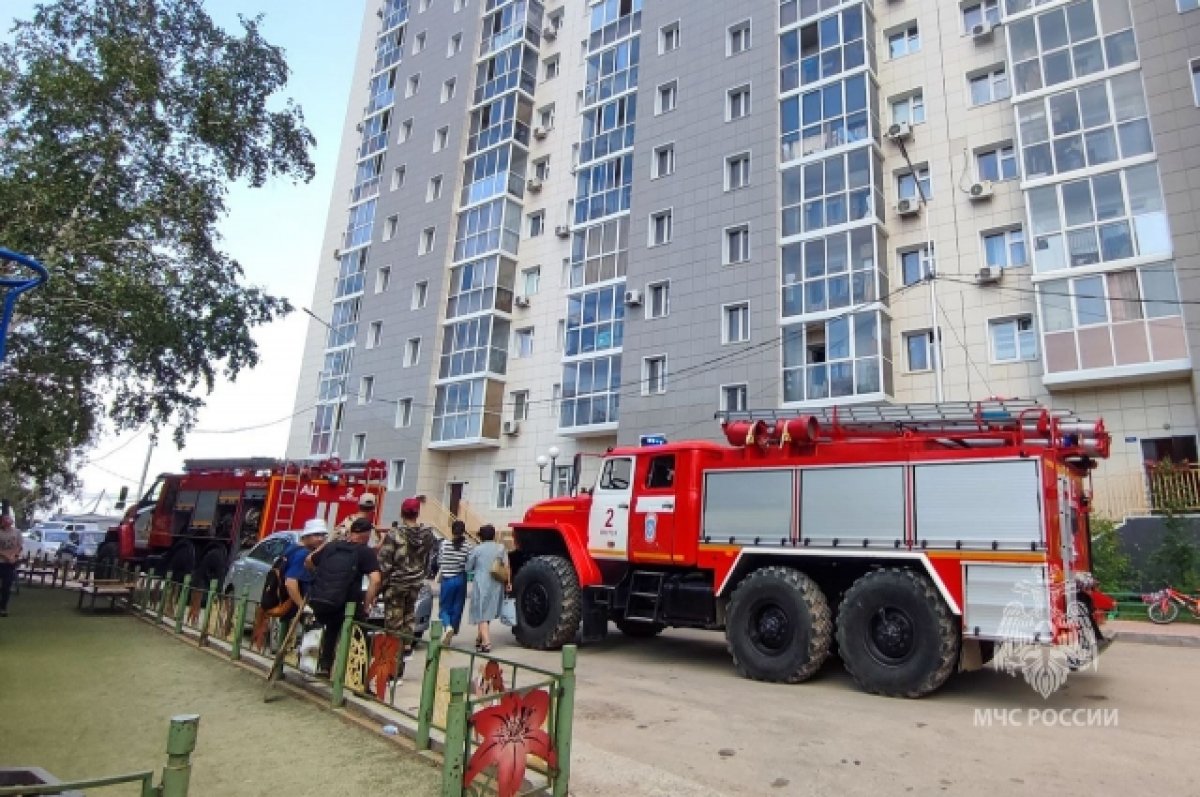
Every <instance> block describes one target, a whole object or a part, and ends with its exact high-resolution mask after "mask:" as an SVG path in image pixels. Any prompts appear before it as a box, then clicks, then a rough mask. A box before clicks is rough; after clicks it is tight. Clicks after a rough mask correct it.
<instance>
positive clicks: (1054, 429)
mask: <svg viewBox="0 0 1200 797" xmlns="http://www.w3.org/2000/svg"><path fill="white" fill-rule="evenodd" d="M718 418H719V419H720V420H721V424H722V427H723V430H724V433H725V436H726V438H727V439H728V441H729V443H730V445H729V446H726V445H719V444H716V443H711V442H707V441H702V442H679V443H668V444H664V445H659V446H641V447H630V448H616V449H611V450H610V451H609V452H608V453H607V454H606V455H605V456H604V457H603V459H602V462H601V467H600V473H599V476H598V478H597V480H596V483H595V487H594V488H592V489H590V490H586V489H585V490H582V491H578V494H577V495H574V496H573V497H564V498H552V499H550V500H547V501H543V502H541V503H538V504H536V505H534V506H533V507H531V508H530V509H529V510H528V511H527V512H526V513H525V516H524V518H523V519H522V521H521V522H519V523H516V524H514V525H513V536H514V542H515V546H516V550H515V551H514V554H513V556H512V561H513V567H514V569H515V574H514V585H513V586H514V596H515V598H516V604H517V617H518V623H517V628H516V635H517V639H518V640H519V641H520V642H521V643H522V644H523V645H525V646H528V647H532V648H538V649H546V648H554V647H558V646H560V645H562V644H564V643H566V642H568V641H571V640H572V639H573V638H575V637H576V634H577V633H579V632H580V631H581V632H582V635H581V638H582V641H585V642H587V641H594V640H597V639H599V638H600V637H602V636H603V635H604V634H605V633H606V631H607V628H608V623H609V621H613V622H615V624H616V626H617V627H618V628H619V629H620V630H621V631H622V632H624V633H625V634H627V635H629V636H634V637H649V636H653V635H655V634H657V633H659V632H660V631H662V630H663V629H664V628H666V627H668V626H675V627H691V628H706V629H713V630H722V629H723V630H724V631H725V635H726V639H727V641H728V646H729V650H730V653H731V654H732V657H733V662H734V666H735V667H736V668H737V670H738V672H739V673H741V674H742V675H744V676H747V677H749V678H754V679H757V680H763V681H776V682H786V683H798V682H801V681H804V680H806V679H808V678H809V677H811V676H812V675H813V674H814V673H816V672H817V670H818V669H819V668H820V667H821V665H822V663H823V662H824V660H825V659H826V657H828V656H829V654H830V652H831V650H832V649H833V643H834V641H835V640H836V642H837V652H838V654H839V656H840V657H841V659H842V661H843V663H844V665H845V666H846V668H847V670H849V672H850V673H851V674H852V675H853V677H854V678H855V680H856V681H857V682H858V683H859V684H860V686H862V687H863V688H864V689H866V690H867V691H869V692H873V693H878V694H884V695H893V696H908V697H919V696H921V695H924V694H928V693H929V692H932V691H934V690H936V689H937V688H938V687H940V686H941V685H942V684H943V683H944V682H945V680H946V679H947V678H948V677H949V676H950V674H951V673H952V672H954V671H955V670H956V669H976V668H978V667H980V666H982V664H983V663H984V662H985V661H986V660H987V659H988V658H989V657H990V656H991V654H992V652H993V650H994V649H995V647H996V646H997V645H998V644H1002V643H1006V642H1008V643H1015V642H1019V643H1022V644H1030V645H1058V646H1060V647H1059V648H1058V651H1057V652H1062V651H1063V650H1065V649H1066V646H1067V645H1068V644H1072V645H1074V646H1075V648H1076V649H1075V651H1074V653H1073V656H1072V659H1071V664H1072V666H1078V664H1079V663H1080V659H1081V658H1088V659H1090V656H1091V655H1094V653H1095V650H1096V646H1097V642H1099V641H1102V637H1100V636H1099V624H1100V622H1102V618H1103V615H1104V610H1106V609H1109V608H1111V605H1112V604H1111V601H1110V599H1109V598H1108V597H1107V596H1105V595H1104V594H1103V593H1101V592H1099V590H1098V589H1097V588H1096V585H1095V583H1094V581H1093V580H1092V578H1091V575H1090V573H1089V571H1090V568H1091V551H1090V536H1089V532H1088V500H1089V493H1088V487H1089V486H1090V478H1089V471H1090V470H1091V469H1092V468H1094V467H1095V465H1096V461H1097V459H1099V458H1104V457H1107V456H1108V450H1109V444H1110V437H1109V435H1108V433H1107V432H1106V431H1105V429H1104V424H1103V422H1101V421H1095V422H1085V421H1082V420H1080V419H1079V418H1076V417H1075V416H1074V415H1072V414H1071V413H1069V412H1060V411H1051V410H1048V409H1046V408H1044V407H1042V406H1039V405H1037V404H1035V403H1033V402H1028V401H1014V400H991V401H985V402H972V403H957V404H955V403H950V404H932V405H916V404H914V405H890V406H878V407H850V408H831V409H828V410H820V411H816V412H814V413H813V414H811V415H796V414H789V413H786V412H780V411H767V412H753V411H751V412H730V413H721V414H719V415H718ZM576 473H578V468H576ZM573 492H575V490H573ZM1081 617H1082V618H1084V619H1083V621H1082V622H1080V620H1079V618H1081ZM1081 639H1082V642H1081V641H1080V640H1081Z"/></svg>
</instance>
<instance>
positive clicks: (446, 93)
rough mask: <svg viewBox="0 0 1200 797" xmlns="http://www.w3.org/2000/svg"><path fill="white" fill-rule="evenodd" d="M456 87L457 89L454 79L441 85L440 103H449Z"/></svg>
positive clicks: (456, 82)
mask: <svg viewBox="0 0 1200 797" xmlns="http://www.w3.org/2000/svg"><path fill="white" fill-rule="evenodd" d="M457 87H458V81H456V80H455V79H454V78H450V79H449V80H447V81H446V82H445V83H443V84H442V102H450V100H452V99H454V92H455V90H456V89H457Z"/></svg>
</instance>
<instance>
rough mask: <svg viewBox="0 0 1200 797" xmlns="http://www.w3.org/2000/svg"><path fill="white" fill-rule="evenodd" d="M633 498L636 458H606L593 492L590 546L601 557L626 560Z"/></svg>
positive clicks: (589, 529) (592, 551)
mask: <svg viewBox="0 0 1200 797" xmlns="http://www.w3.org/2000/svg"><path fill="white" fill-rule="evenodd" d="M632 497H633V457H612V458H610V459H607V460H605V462H604V467H603V469H602V470H601V471H600V478H599V479H598V480H597V481H596V491H595V492H594V493H593V494H592V512H591V515H590V517H589V518H588V549H589V550H590V551H591V554H592V556H595V557H598V558H601V559H624V558H625V556H626V551H627V549H628V543H629V505H630V501H631V499H632Z"/></svg>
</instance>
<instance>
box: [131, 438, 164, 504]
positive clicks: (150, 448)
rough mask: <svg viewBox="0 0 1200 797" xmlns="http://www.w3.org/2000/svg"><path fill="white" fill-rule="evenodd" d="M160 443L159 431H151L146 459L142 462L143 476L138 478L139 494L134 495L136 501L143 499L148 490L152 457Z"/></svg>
mask: <svg viewBox="0 0 1200 797" xmlns="http://www.w3.org/2000/svg"><path fill="white" fill-rule="evenodd" d="M157 443H158V433H157V432H151V433H150V443H149V445H147V446H146V461H145V463H143V464H142V478H141V479H139V480H138V488H137V495H135V496H134V497H133V500H134V502H137V501H141V500H142V496H143V495H145V490H146V474H147V473H149V472H150V457H151V456H153V454H154V446H155V444H157Z"/></svg>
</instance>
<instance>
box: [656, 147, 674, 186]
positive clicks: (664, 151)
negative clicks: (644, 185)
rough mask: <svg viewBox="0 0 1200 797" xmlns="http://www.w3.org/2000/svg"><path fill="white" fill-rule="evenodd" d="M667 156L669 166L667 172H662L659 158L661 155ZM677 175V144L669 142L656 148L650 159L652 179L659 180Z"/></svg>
mask: <svg viewBox="0 0 1200 797" xmlns="http://www.w3.org/2000/svg"><path fill="white" fill-rule="evenodd" d="M663 154H667V156H668V161H669V162H668V164H667V170H666V171H662V170H661V168H660V163H659V158H660V156H661V155H663ZM674 173H675V142H674V141H667V142H665V143H662V144H659V145H658V146H657V147H655V148H654V150H653V152H652V154H651V158H650V179H651V180H657V179H659V178H661V177H670V176H671V175H672V174H674Z"/></svg>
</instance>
